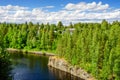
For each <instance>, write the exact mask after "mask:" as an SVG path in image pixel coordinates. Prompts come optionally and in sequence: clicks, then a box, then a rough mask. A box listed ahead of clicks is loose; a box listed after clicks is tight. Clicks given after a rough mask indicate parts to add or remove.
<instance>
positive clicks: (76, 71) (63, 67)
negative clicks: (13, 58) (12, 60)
mask: <svg viewBox="0 0 120 80" xmlns="http://www.w3.org/2000/svg"><path fill="white" fill-rule="evenodd" d="M6 51H8V52H21V53H25V54H35V55H39V56H49V60H48V67H53V68H55V69H58V70H60V71H64V72H67V73H69V74H71V75H73V76H76V77H79V78H81V79H83V80H95V78H94V77H93V76H92V75H91V74H89V73H87V72H86V71H85V70H83V69H81V68H80V67H76V66H72V65H70V64H69V63H68V62H67V61H66V60H65V59H62V58H59V57H57V56H56V55H55V54H53V53H49V52H42V51H29V50H24V49H14V48H7V49H6Z"/></svg>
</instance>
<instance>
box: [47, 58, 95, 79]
mask: <svg viewBox="0 0 120 80" xmlns="http://www.w3.org/2000/svg"><path fill="white" fill-rule="evenodd" d="M48 65H49V66H50V67H54V68H57V69H59V70H62V71H65V72H68V73H70V74H72V75H74V76H77V77H80V78H82V79H85V80H95V79H94V78H93V77H92V76H91V75H90V74H89V73H87V72H86V71H84V70H83V69H81V68H79V67H76V66H71V65H70V64H69V63H68V62H67V61H66V60H64V59H61V58H58V57H55V56H50V57H49V62H48Z"/></svg>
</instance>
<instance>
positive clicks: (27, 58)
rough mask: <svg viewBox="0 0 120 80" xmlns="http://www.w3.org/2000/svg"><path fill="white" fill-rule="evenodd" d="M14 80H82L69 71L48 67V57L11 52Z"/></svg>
mask: <svg viewBox="0 0 120 80" xmlns="http://www.w3.org/2000/svg"><path fill="white" fill-rule="evenodd" d="M10 56H11V61H12V67H13V70H12V72H11V75H12V80H81V79H79V78H77V77H73V76H71V75H70V74H68V73H65V72H62V71H59V70H56V69H54V68H52V67H48V66H47V64H48V57H46V56H35V55H31V54H29V53H28V54H22V53H11V54H10Z"/></svg>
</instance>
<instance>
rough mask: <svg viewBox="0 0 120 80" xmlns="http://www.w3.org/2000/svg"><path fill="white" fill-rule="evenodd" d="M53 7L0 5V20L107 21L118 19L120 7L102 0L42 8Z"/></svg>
mask: <svg viewBox="0 0 120 80" xmlns="http://www.w3.org/2000/svg"><path fill="white" fill-rule="evenodd" d="M49 8H54V6H45V7H42V8H33V9H29V8H28V7H22V6H13V5H7V6H0V22H5V21H6V22H17V23H22V22H26V21H28V22H29V21H32V22H43V23H47V22H50V23H56V22H58V21H63V23H64V24H68V23H70V22H74V23H75V22H79V21H81V22H99V21H101V20H102V19H107V20H109V21H113V20H119V21H120V9H114V10H112V9H110V8H111V7H110V6H109V5H108V4H102V2H99V3H96V2H92V3H85V2H80V3H78V4H73V3H68V4H67V5H65V6H64V9H61V10H59V11H56V12H49V11H45V10H44V9H49Z"/></svg>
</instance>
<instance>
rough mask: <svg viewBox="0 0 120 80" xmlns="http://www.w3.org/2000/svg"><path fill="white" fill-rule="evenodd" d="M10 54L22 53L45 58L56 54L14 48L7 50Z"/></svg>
mask: <svg viewBox="0 0 120 80" xmlns="http://www.w3.org/2000/svg"><path fill="white" fill-rule="evenodd" d="M6 50H7V51H8V52H19V53H20V52H22V53H25V54H28V53H29V54H35V55H44V56H55V54H53V53H49V52H44V51H43V52H42V51H29V50H23V49H14V48H7V49H6Z"/></svg>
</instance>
